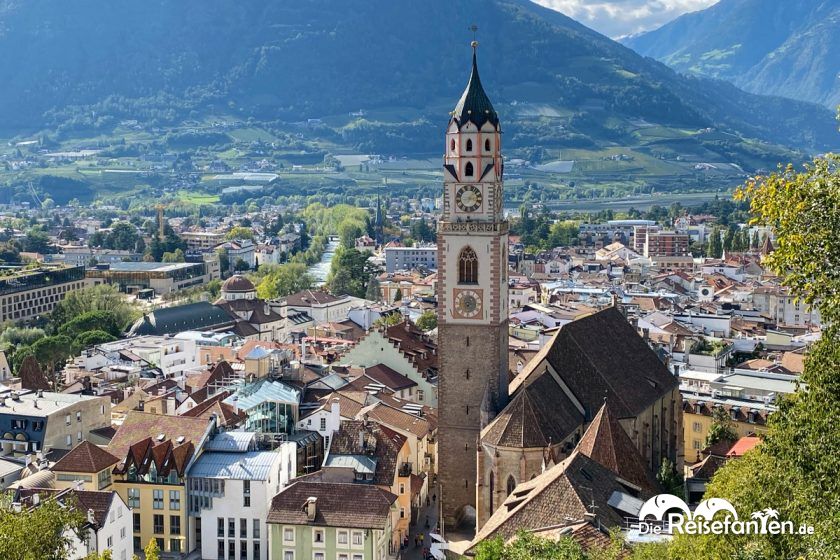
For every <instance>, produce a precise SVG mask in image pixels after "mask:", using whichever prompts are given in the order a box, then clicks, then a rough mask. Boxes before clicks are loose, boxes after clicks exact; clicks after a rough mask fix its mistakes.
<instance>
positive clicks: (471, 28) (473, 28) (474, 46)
mask: <svg viewBox="0 0 840 560" xmlns="http://www.w3.org/2000/svg"><path fill="white" fill-rule="evenodd" d="M470 31H472V34H473V40H472V43H470V45H471V46H472V48H473V51H475V49H476V47H478V41H477V40H476V38H475V33H476V31H478V26H477V25H476V24H472V25H471V26H470Z"/></svg>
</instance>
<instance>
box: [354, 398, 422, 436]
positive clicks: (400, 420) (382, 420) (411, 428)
mask: <svg viewBox="0 0 840 560" xmlns="http://www.w3.org/2000/svg"><path fill="white" fill-rule="evenodd" d="M365 418H367V419H368V420H371V421H373V422H376V423H378V424H382V425H383V426H385V427H387V428H391V429H392V430H396V431H398V432H407V433H410V434H412V435H414V436H415V437H418V438H423V437H424V436H426V435H428V434H429V432H430V431H431V425H430V424H429V422H428V421H427V420H426V419H424V418H420V417H418V416H415V415H414V414H409V413H407V412H403V411H402V410H397V409H396V408H393V407H390V406H388V405H385V404H382V403H379V404H377V405H376V406H374V407H373V408H371V409H370V410H368V411H367V412H365Z"/></svg>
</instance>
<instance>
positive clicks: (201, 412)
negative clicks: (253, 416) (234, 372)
mask: <svg viewBox="0 0 840 560" xmlns="http://www.w3.org/2000/svg"><path fill="white" fill-rule="evenodd" d="M228 395H229V393H228V392H227V391H222V392H221V393H218V394H216V395H214V396H212V397H210V398H209V399H207V400H206V401H204V402H202V403H200V404H198V405H196V406H194V407H193V408H191V409H189V410H188V411H186V412H185V413H183V414H182V415H181V416H187V417H190V418H205V419H207V420H210V417H211V416H212V415H214V414H215V415H216V422H217V423H218V425H219V426H224V427H226V428H232V427H235V426H239V425H240V424H242V423H244V422H245V419H246V418H247V417H248V415H247V414H246V413H245V412H241V411H239V412H238V411H237V410H236V409H235V408H234V407H233V406H232V405H229V404H227V403H224V402H222V400H224V399H225V398H227V396H228Z"/></svg>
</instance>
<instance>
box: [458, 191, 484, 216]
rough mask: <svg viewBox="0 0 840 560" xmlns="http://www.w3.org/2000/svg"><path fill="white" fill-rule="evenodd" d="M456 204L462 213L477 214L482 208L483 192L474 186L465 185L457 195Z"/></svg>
mask: <svg viewBox="0 0 840 560" xmlns="http://www.w3.org/2000/svg"><path fill="white" fill-rule="evenodd" d="M455 204H457V205H458V208H460V209H461V211H462V212H475V211H476V210H478V209H479V208H481V191H480V190H479V189H478V188H477V187H475V186H474V185H465V186H463V187H461V188H460V189H458V192H457V193H455Z"/></svg>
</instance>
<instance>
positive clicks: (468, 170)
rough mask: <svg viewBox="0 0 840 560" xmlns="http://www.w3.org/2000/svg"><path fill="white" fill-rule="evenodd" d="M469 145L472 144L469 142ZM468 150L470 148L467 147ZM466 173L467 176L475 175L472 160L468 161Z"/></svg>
mask: <svg viewBox="0 0 840 560" xmlns="http://www.w3.org/2000/svg"><path fill="white" fill-rule="evenodd" d="M469 145H470V144H469V142H468V143H467V146H469ZM467 151H469V148H467ZM464 175H466V176H467V177H472V176H473V164H472V162H471V161H468V162H467V166H466V167H465V168H464Z"/></svg>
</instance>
